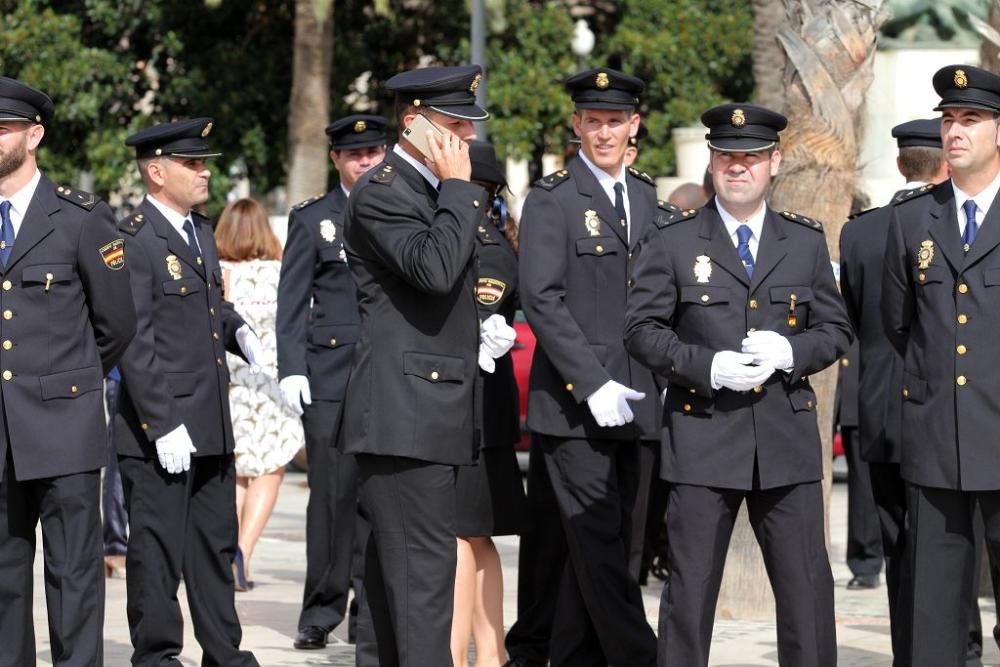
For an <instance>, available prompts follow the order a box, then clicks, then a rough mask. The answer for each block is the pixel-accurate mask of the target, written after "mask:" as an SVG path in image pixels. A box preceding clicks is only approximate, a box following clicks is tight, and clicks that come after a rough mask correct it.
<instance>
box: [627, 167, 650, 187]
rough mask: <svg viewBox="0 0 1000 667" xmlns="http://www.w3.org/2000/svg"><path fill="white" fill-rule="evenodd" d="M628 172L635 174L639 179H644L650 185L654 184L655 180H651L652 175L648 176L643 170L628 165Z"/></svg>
mask: <svg viewBox="0 0 1000 667" xmlns="http://www.w3.org/2000/svg"><path fill="white" fill-rule="evenodd" d="M628 173H630V174H632V175H633V176H635V177H636V178H638V179H639V180H640V181H645V182H646V183H649V184H650V185H652V186H655V185H656V181H654V180H653V177H652V176H650V175H649V174H647V173H646V172H644V171H639V170H638V169H633V168H632V167H629V168H628Z"/></svg>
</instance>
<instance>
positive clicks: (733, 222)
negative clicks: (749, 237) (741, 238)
mask: <svg viewBox="0 0 1000 667" xmlns="http://www.w3.org/2000/svg"><path fill="white" fill-rule="evenodd" d="M715 206H716V208H718V209H719V217H720V218H722V222H723V223H724V224H725V225H726V231H727V232H728V233H729V236H731V237H732V238H734V239H735V238H736V230H737V229H739V226H740V225H746V226H747V227H749V228H750V231H751V232H753V238H754V239H755V240H756V241H757V242H758V243H760V235H761V232H762V231H763V230H764V216H765V215H766V214H767V204H765V203H764V202H761V205H760V208H759V209H757V211H756V212H755V213H754V214H753V215H751V216H750V218H749V219H748V220H745V221H744V220H739V219H737V218H736V217H735V216H734V215H733V214H732V213H730V212H729V211H727V210H726V209H725V208H724V207H723V206H722V202H721V201H719V197H718V196H716V198H715Z"/></svg>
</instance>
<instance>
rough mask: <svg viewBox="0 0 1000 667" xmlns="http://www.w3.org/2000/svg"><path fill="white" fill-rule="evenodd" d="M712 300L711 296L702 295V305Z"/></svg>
mask: <svg viewBox="0 0 1000 667" xmlns="http://www.w3.org/2000/svg"><path fill="white" fill-rule="evenodd" d="M711 298H712V297H710V296H709V295H707V294H702V295H701V301H702V303H708V301H709V300H710V299H711Z"/></svg>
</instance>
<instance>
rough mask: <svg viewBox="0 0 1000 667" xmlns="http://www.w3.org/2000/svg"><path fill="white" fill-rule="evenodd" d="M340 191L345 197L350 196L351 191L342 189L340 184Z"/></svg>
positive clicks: (342, 186) (342, 185)
mask: <svg viewBox="0 0 1000 667" xmlns="http://www.w3.org/2000/svg"><path fill="white" fill-rule="evenodd" d="M339 185H340V189H341V190H342V191H343V193H344V196H345V197H350V196H351V191H350V190H348V189H347V188H345V187H344V184H343V183H340V184H339Z"/></svg>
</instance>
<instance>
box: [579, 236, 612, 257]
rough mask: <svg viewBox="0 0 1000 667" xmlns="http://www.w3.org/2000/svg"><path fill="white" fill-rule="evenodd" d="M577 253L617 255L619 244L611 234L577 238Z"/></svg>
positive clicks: (601, 255)
mask: <svg viewBox="0 0 1000 667" xmlns="http://www.w3.org/2000/svg"><path fill="white" fill-rule="evenodd" d="M576 254H577V255H594V256H596V257H603V256H605V255H616V254H618V244H617V241H615V239H614V238H613V237H611V236H594V237H592V238H587V239H577V240H576Z"/></svg>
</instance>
